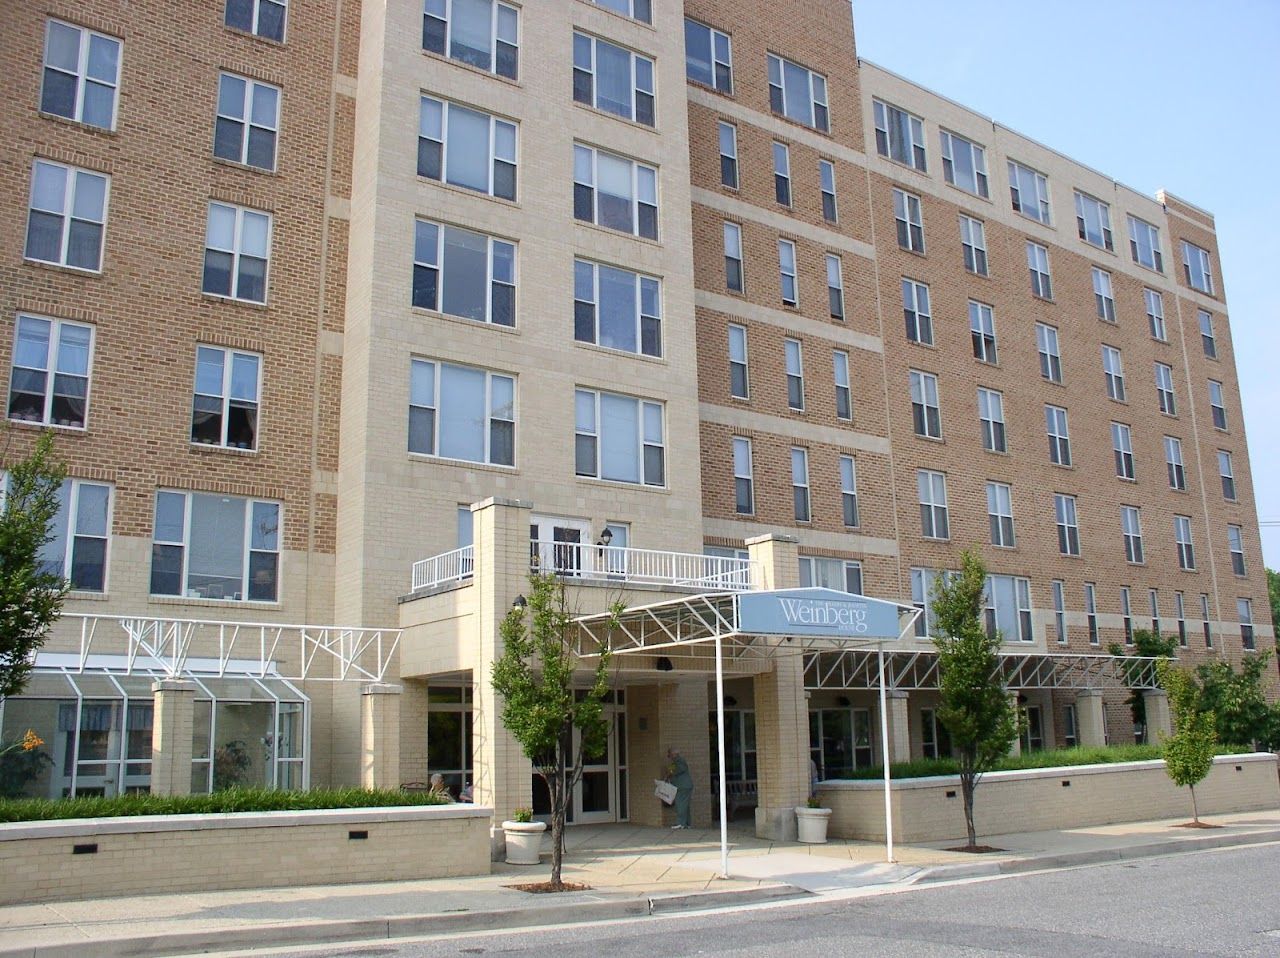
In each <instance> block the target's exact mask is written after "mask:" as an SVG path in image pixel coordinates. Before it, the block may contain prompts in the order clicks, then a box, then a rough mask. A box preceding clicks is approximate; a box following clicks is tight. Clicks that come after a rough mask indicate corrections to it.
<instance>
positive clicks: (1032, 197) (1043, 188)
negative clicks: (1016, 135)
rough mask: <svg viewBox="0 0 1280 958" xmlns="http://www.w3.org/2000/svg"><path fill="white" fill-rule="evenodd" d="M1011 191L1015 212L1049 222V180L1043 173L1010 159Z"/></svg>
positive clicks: (1042, 221)
mask: <svg viewBox="0 0 1280 958" xmlns="http://www.w3.org/2000/svg"><path fill="white" fill-rule="evenodd" d="M1009 193H1010V196H1011V197H1012V199H1013V209H1014V211H1015V212H1018V213H1021V214H1022V215H1023V216H1029V217H1031V218H1032V219H1033V220H1037V221H1039V222H1041V223H1048V222H1049V181H1048V180H1046V179H1045V178H1044V174H1043V173H1037V172H1036V171H1035V170H1033V169H1031V168H1030V167H1026V166H1023V165H1022V164H1021V163H1015V162H1014V161H1013V160H1010V161H1009Z"/></svg>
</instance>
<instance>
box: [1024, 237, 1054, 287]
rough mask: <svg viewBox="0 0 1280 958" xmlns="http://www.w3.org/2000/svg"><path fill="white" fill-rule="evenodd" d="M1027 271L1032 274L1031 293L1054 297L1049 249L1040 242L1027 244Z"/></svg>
mask: <svg viewBox="0 0 1280 958" xmlns="http://www.w3.org/2000/svg"><path fill="white" fill-rule="evenodd" d="M1027 271H1028V272H1029V273H1030V274H1031V293H1032V295H1034V296H1039V297H1040V298H1041V299H1053V279H1052V277H1051V276H1050V274H1049V251H1048V250H1047V249H1046V248H1045V247H1043V246H1041V245H1040V244H1039V243H1028V244H1027Z"/></svg>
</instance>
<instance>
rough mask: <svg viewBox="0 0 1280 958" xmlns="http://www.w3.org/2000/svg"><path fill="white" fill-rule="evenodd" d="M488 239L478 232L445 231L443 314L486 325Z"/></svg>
mask: <svg viewBox="0 0 1280 958" xmlns="http://www.w3.org/2000/svg"><path fill="white" fill-rule="evenodd" d="M488 273H489V250H488V240H487V239H486V238H485V237H484V236H482V235H480V234H479V233H472V232H469V231H467V230H461V229H455V228H453V227H445V228H444V306H443V308H444V311H445V312H446V313H449V314H450V315H451V316H461V317H463V318H465V319H474V320H478V321H480V322H483V321H484V319H485V313H486V303H487V302H488Z"/></svg>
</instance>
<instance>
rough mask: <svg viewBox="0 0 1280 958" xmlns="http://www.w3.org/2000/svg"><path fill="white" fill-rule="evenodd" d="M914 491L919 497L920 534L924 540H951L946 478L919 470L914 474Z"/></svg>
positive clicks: (938, 473) (926, 470)
mask: <svg viewBox="0 0 1280 958" xmlns="http://www.w3.org/2000/svg"><path fill="white" fill-rule="evenodd" d="M916 491H917V492H918V494H919V497H920V534H921V535H922V536H924V537H925V538H926V539H949V538H951V525H950V521H949V518H948V515H947V477H946V476H945V475H943V474H942V473H940V472H932V471H930V470H928V469H920V470H918V471H917V472H916Z"/></svg>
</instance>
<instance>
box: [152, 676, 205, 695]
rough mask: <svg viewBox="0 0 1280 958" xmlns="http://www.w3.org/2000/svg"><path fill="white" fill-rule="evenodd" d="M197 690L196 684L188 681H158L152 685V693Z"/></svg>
mask: <svg viewBox="0 0 1280 958" xmlns="http://www.w3.org/2000/svg"><path fill="white" fill-rule="evenodd" d="M195 690H196V683H194V682H191V681H188V680H187V679H156V680H155V681H154V682H152V683H151V691H152V692H192V693H194V692H195Z"/></svg>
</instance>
